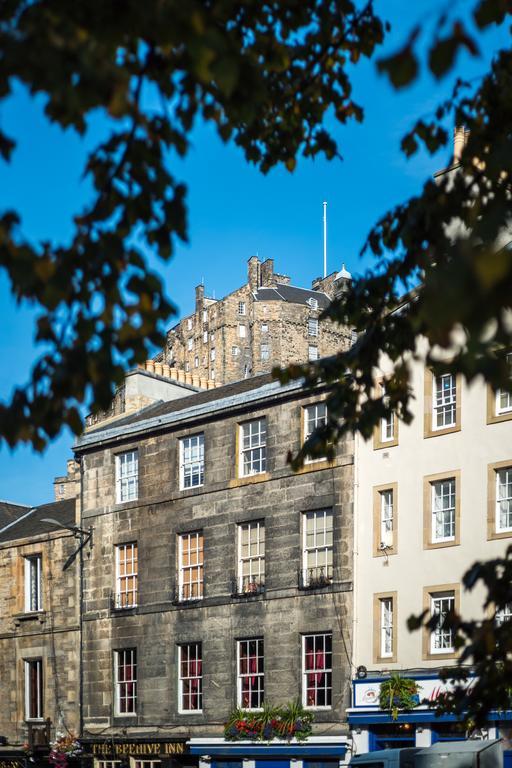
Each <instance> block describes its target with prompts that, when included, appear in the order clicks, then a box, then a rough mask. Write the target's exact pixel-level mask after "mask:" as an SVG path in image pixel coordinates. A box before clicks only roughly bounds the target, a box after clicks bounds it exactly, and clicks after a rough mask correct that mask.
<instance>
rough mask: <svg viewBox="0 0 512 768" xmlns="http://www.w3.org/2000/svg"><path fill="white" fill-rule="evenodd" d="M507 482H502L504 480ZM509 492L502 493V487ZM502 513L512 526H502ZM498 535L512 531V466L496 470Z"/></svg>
mask: <svg viewBox="0 0 512 768" xmlns="http://www.w3.org/2000/svg"><path fill="white" fill-rule="evenodd" d="M503 477H504V478H505V482H504V483H503V482H502V478H503ZM503 486H504V487H505V488H506V489H507V490H506V491H505V494H503V493H502V487H503ZM502 511H503V512H504V514H505V515H506V516H508V518H509V520H510V525H502V523H501V519H502ZM495 518H496V533H507V532H509V531H512V466H510V467H501V468H500V469H497V470H496V514H495Z"/></svg>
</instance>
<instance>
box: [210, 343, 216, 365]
mask: <svg viewBox="0 0 512 768" xmlns="http://www.w3.org/2000/svg"><path fill="white" fill-rule="evenodd" d="M214 360H215V347H212V349H210V361H211V362H212V363H213V361H214Z"/></svg>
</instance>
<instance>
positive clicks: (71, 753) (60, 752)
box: [48, 733, 83, 768]
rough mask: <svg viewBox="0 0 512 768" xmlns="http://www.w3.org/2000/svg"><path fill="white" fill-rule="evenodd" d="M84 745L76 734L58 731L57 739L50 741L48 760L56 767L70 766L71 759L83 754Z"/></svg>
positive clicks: (64, 767) (65, 767) (66, 767)
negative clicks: (65, 733)
mask: <svg viewBox="0 0 512 768" xmlns="http://www.w3.org/2000/svg"><path fill="white" fill-rule="evenodd" d="M82 751H83V750H82V746H81V744H80V742H79V741H78V739H77V738H76V736H75V735H74V734H72V733H69V734H68V735H67V736H64V734H61V733H57V735H56V738H55V741H51V742H50V754H49V755H48V762H49V763H50V765H53V766H55V768H68V765H69V761H70V760H73V758H75V757H80V755H81V754H82Z"/></svg>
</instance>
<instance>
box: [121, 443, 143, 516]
mask: <svg viewBox="0 0 512 768" xmlns="http://www.w3.org/2000/svg"><path fill="white" fill-rule="evenodd" d="M130 456H131V457H132V460H131V462H130V464H131V467H128V470H127V471H126V472H125V473H124V474H123V472H124V470H123V464H124V463H125V461H126V463H128V457H130ZM138 497H139V451H138V450H137V448H135V449H133V450H131V451H124V452H123V453H118V454H116V502H117V504H126V503H127V502H129V501H137V499H138Z"/></svg>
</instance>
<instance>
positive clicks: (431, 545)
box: [423, 534, 512, 549]
mask: <svg viewBox="0 0 512 768" xmlns="http://www.w3.org/2000/svg"><path fill="white" fill-rule="evenodd" d="M510 535H512V534H510ZM459 546H460V541H459V539H458V538H455V539H447V540H446V541H429V542H427V543H426V544H425V546H424V547H423V548H424V549H442V548H443V547H459Z"/></svg>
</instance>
